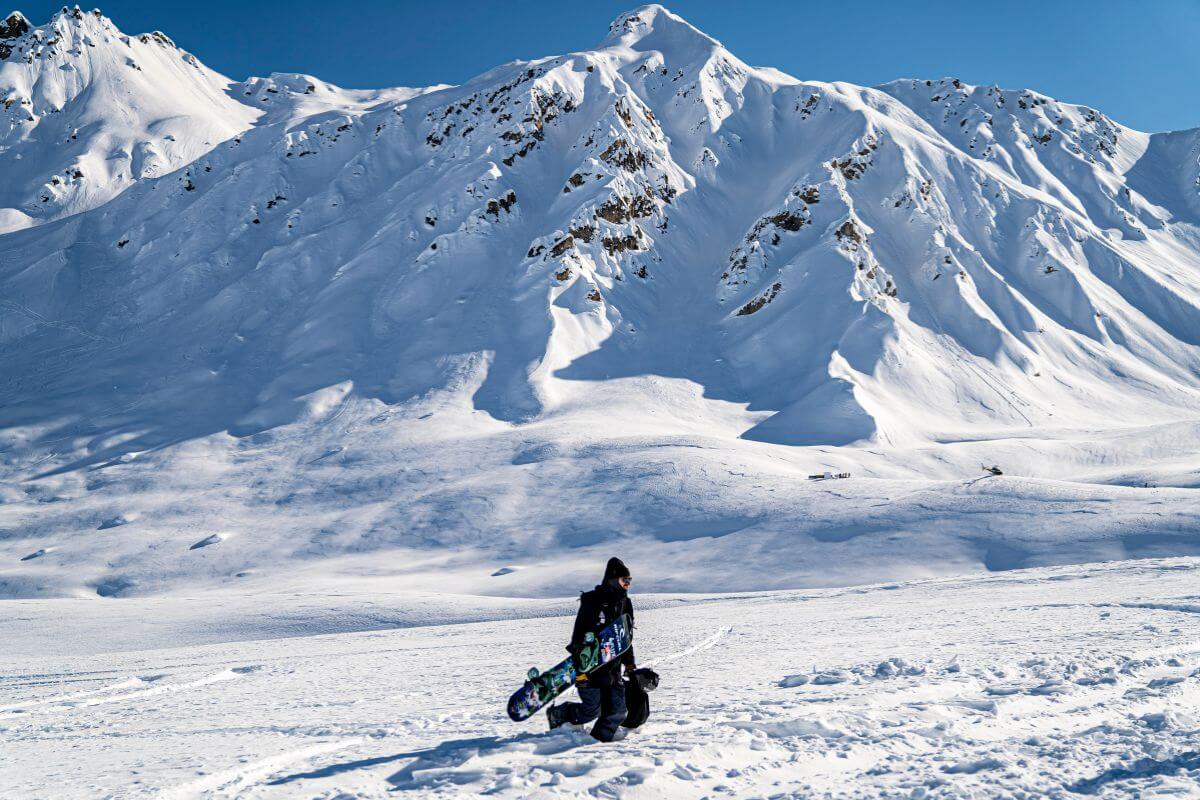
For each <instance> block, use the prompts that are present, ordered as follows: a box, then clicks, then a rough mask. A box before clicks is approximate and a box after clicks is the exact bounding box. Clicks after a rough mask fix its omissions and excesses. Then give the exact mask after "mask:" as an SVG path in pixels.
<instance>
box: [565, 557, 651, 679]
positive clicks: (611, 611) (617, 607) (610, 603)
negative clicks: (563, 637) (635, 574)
mask: <svg viewBox="0 0 1200 800" xmlns="http://www.w3.org/2000/svg"><path fill="white" fill-rule="evenodd" d="M615 560H616V559H614V561H615ZM623 566H624V565H622V567H623ZM626 574H628V573H626ZM605 575H606V578H605V581H604V582H603V583H601V584H599V585H598V586H596V588H595V589H592V590H591V591H590V592H584V593H583V594H581V595H580V596H579V613H578V614H576V615H575V629H574V630H573V631H572V632H571V644H569V645H568V646H567V650H569V651H570V652H571V654H572V655H574V654H575V653H578V652H579V648H580V647H581V646H582V645H583V637H584V635H585V634H587V633H588V632H589V631H590V632H591V633H599V632H600V631H601V629H603V628H604V626H605V625H607V624H608V623H610V622H612V621H613V620H614V619H616V618H617V617H619V616H621V615H622V614H628V615H629V624H630V626H631V627H632V625H633V603H631V602H630V600H629V594H628V593H627V592H626V591H625V590H624V589H622V588H621V586H620V585H619V584H618V583H617V582H616V579H615V578H614V577H607V576H608V571H606V572H605ZM618 664H624V665H625V666H626V668H627V670H628V671H630V672H632V671H633V670H634V669H635V667H636V664H637V662H636V661H634V658H633V646H632V645H630V647H629V649H628V650H626V651H625V652H624V653H623V654H622V655H621V657H620V658H619V659H617V660H616V661H610V662H609V663H607V664H604V665H603V666H600V667H597V668H596V669H594V670H592V672H591V673H589V674H588V685H589V686H611V685H613V684H615V683H617V682H618V681H620V679H621V671H620V669H619V668H618V666H617V665H618Z"/></svg>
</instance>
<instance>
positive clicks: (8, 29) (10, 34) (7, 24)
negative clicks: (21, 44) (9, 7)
mask: <svg viewBox="0 0 1200 800" xmlns="http://www.w3.org/2000/svg"><path fill="white" fill-rule="evenodd" d="M28 30H29V20H27V19H25V15H24V14H22V13H21V12H20V11H14V12H12V13H11V14H9V15H8V16H7V17H5V18H4V20H3V21H0V39H15V38H17V37H18V36H20V35H22V34H23V33H26V32H27V31H28Z"/></svg>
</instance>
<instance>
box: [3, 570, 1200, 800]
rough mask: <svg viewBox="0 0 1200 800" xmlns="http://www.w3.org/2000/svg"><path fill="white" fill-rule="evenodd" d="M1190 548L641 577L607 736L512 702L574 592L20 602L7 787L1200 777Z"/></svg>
mask: <svg viewBox="0 0 1200 800" xmlns="http://www.w3.org/2000/svg"><path fill="white" fill-rule="evenodd" d="M1197 568H1200V563H1197V560H1196V559H1170V560H1163V561H1139V562H1125V563H1121V564H1109V565H1090V566H1086V567H1058V568H1049V569H1038V570H1027V571H1021V572H1016V573H1008V574H1006V575H1003V576H995V575H993V576H976V577H971V578H948V579H939V580H936V581H924V582H918V583H914V584H888V585H882V586H862V587H854V588H848V589H834V590H822V591H809V592H803V593H797V592H770V593H755V594H750V595H745V594H743V595H737V596H718V597H706V598H695V597H687V598H679V597H675V598H645V597H643V596H640V595H638V596H635V599H634V602H636V603H638V604H639V606H638V607H639V611H638V633H637V642H638V643H637V648H638V650H637V652H638V662H639V663H640V664H644V665H647V666H651V665H652V666H653V667H654V669H656V670H657V671H658V672H659V674H660V675H661V676H662V680H661V683H660V685H659V687H658V689H657V690H656V691H655V692H654V693H653V694H652V695H651V696H650V708H651V713H650V717H649V720H648V721H647V722H646V724H645V725H643V726H642V727H640V728H638V729H636V730H633V731H629V732H628V735H627V736H625V737H624V738H623V739H622V740H621V741H618V742H614V743H610V744H599V743H597V742H595V741H594V740H593V739H592V738H591V737H590V736H589V735H588V734H587V729H586V727H585V728H582V729H580V728H577V727H575V726H568V727H566V728H560V729H558V730H555V731H547V730H546V721H545V718H544V717H543V716H541V715H538V716H535V717H534V718H532V719H529V720H526V721H525V722H521V723H513V722H512V721H510V720H509V719H508V718H507V716H506V715H505V714H504V711H503V708H504V702H505V699H506V698H507V697H508V695H509V694H510V693H511V692H512V691H513V689H514V688H515V684H516V683H518V682H519V680H520V676H522V675H523V674H524V672H525V670H526V669H528V667H529V666H530V664H531V663H533V664H545V663H546V662H547V660H549V659H552V658H555V657H556V654H558V653H560V652H561V647H562V642H563V641H564V638H565V637H566V634H567V632H568V631H569V626H570V617H569V616H563V615H564V614H566V613H569V611H570V605H569V603H563V604H558V603H553V602H551V601H525V602H523V603H522V602H512V601H510V603H509V605H508V606H507V607H504V606H503V605H501V603H502V601H501V602H500V603H497V607H496V608H495V610H494V611H493V612H492V613H491V614H483V615H478V616H477V615H476V612H475V610H474V609H473V606H475V604H477V603H478V602H479V600H481V598H460V597H443V598H442V599H441V601H440V603H439V605H440V608H441V609H442V610H443V612H448V613H450V614H453V613H455V612H457V613H460V614H462V618H465V619H474V620H475V621H473V622H472V623H471V624H429V622H426V623H425V624H422V625H417V626H410V625H408V624H405V623H406V622H407V620H404V616H405V612H406V611H408V609H409V608H410V606H409V603H411V601H412V598H411V597H408V596H405V595H397V594H394V593H385V594H369V595H362V596H357V597H353V598H347V597H331V598H329V599H328V602H336V603H339V604H345V605H348V606H350V607H351V608H352V609H353V610H352V611H351V613H350V614H349V615H348V617H350V618H354V620H355V621H354V622H353V623H351V624H349V625H347V624H345V622H344V621H343V620H342V619H336V618H334V617H333V616H332V615H329V614H328V613H327V610H329V609H328V606H325V605H322V604H320V603H317V602H315V601H314V599H313V598H309V601H310V602H309V603H307V604H305V605H303V606H299V605H297V606H294V607H293V608H291V609H290V612H291V613H288V614H286V615H280V616H275V615H267V614H263V613H262V607H261V600H259V601H255V600H253V599H249V598H244V599H243V607H242V611H241V613H240V614H238V615H237V616H236V617H234V618H232V619H230V618H229V617H226V616H224V614H225V611H226V610H225V609H222V611H221V613H219V614H213V615H212V617H210V618H208V619H205V620H203V622H205V623H208V624H196V623H197V622H200V620H196V619H195V618H194V617H193V618H190V619H189V618H188V617H189V615H190V614H194V613H195V612H196V611H201V612H202V613H206V612H213V611H215V610H216V609H215V608H213V607H212V606H210V605H208V603H207V602H195V601H192V602H189V601H187V600H184V599H181V598H134V599H131V600H129V601H123V602H120V603H94V602H87V601H83V600H35V601H28V602H24V603H22V604H21V610H20V614H19V615H6V616H5V617H4V618H3V619H0V633H2V634H4V635H5V641H12V642H16V643H17V649H18V653H14V652H12V650H11V649H10V648H6V649H5V650H4V651H3V652H0V731H2V732H3V735H4V748H3V749H0V767H3V768H2V769H0V794H3V795H4V796H5V797H13V798H26V797H53V798H56V800H57V799H59V798H62V799H63V800H66V798H72V800H73V799H74V798H80V800H90V799H91V798H95V797H98V796H99V797H108V796H119V797H122V798H130V799H131V800H134V799H136V798H163V797H167V798H180V800H184V799H190V798H197V800H199V799H201V798H202V799H203V800H216V799H217V798H241V799H243V800H250V798H254V799H255V800H265V799H266V798H302V799H303V800H309V799H310V798H314V797H320V798H335V797H346V798H348V797H354V798H371V799H372V800H374V799H375V798H390V797H397V796H399V797H405V796H412V797H422V798H424V797H449V798H456V799H459V800H462V799H464V798H520V799H521V800H523V799H524V798H530V797H535V798H543V797H561V798H623V799H625V800H642V799H643V798H697V799H698V798H703V797H727V798H761V797H813V798H830V799H833V798H846V799H847V800H864V799H865V798H895V797H917V798H923V797H935V798H996V797H1062V798H1071V797H1091V796H1097V797H1103V798H1110V800H1112V799H1115V798H1129V799H1130V800H1134V799H1135V798H1148V797H1171V798H1195V797H1196V796H1197V795H1198V792H1200V790H1198V788H1197V787H1198V784H1200V756H1198V755H1197V752H1196V739H1197V736H1198V735H1200V674H1198V672H1197V665H1198V664H1200V638H1198V637H1200V616H1197V613H1196V612H1197V610H1200V606H1197V604H1196V597H1195V585H1196V577H1197ZM203 599H204V600H205V601H208V600H209V599H210V598H207V597H206V598H203ZM647 606H652V607H651V608H647ZM653 606H656V607H653ZM548 613H557V616H551V617H549V618H541V617H543V615H544V614H548ZM114 615H117V616H116V617H115V618H114ZM14 616H19V617H20V620H19V621H18V620H15V619H14ZM481 617H482V618H481ZM127 620H131V621H133V623H134V624H132V625H125V624H123V623H125V622H126V621H127ZM402 620H404V621H402ZM222 623H224V626H225V635H226V636H227V637H229V638H227V639H217V640H212V639H211V638H210V636H209V634H210V633H211V632H212V630H213V627H214V625H215V626H217V627H220V626H221V625H222ZM131 628H132V629H134V630H141V631H142V637H143V638H142V639H141V640H140V648H141V649H138V650H134V651H129V650H127V649H126V647H127V646H128V645H130V644H134V641H135V640H132V639H131V638H126V637H127V636H129V634H128V633H126V632H127V631H129V630H130V629H131ZM113 633H116V634H117V637H118V639H117V641H114V639H113V636H112V635H111V634H113ZM246 633H250V634H251V636H252V637H253V638H254V639H258V640H257V641H254V640H246V638H245V637H244V635H243V634H246ZM319 633H324V634H333V635H316V634H319ZM106 634H108V635H106ZM265 636H273V637H280V636H286V637H287V638H270V639H267V640H265V641H264V640H262V639H261V638H260V637H265ZM199 641H207V642H208V643H206V644H203V645H199V644H198V642H199ZM31 673H33V674H31ZM569 697H570V699H574V697H573V696H569ZM101 731H102V732H103V735H100V734H99V732H101Z"/></svg>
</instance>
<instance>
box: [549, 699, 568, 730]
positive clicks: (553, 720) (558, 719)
mask: <svg viewBox="0 0 1200 800" xmlns="http://www.w3.org/2000/svg"><path fill="white" fill-rule="evenodd" d="M546 721H547V722H548V723H550V730H554V729H555V728H557V727H559V726H561V725H562V724H564V723H565V722H566V720H565V719H563V715H562V707H561V706H556V705H553V704H551V705H549V706H546Z"/></svg>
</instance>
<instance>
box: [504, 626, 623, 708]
mask: <svg viewBox="0 0 1200 800" xmlns="http://www.w3.org/2000/svg"><path fill="white" fill-rule="evenodd" d="M632 643H633V629H632V627H631V626H630V624H629V617H628V615H625V614H622V615H621V616H620V617H618V618H616V619H614V620H613V621H612V622H610V623H609V624H608V625H606V626H605V627H604V628H603V629H602V630H601V631H600V633H598V634H591V633H589V634H588V635H587V638H585V639H584V643H583V650H582V652H581V653H580V654H579V661H580V664H581V666H583V668H584V669H583V672H584V674H585V675H586V674H587V673H589V672H591V671H592V670H594V669H596V668H597V667H600V666H603V665H604V664H607V663H609V662H610V661H615V660H616V659H618V658H620V656H621V654H622V653H624V652H625V651H626V650H628V649H629V646H630V645H631V644H632ZM576 675H577V673H576V671H575V664H574V661H573V659H572V658H571V657H570V656H567V657H566V658H565V659H563V660H562V661H560V662H559V663H557V664H555V665H554V666H553V667H551V668H550V669H548V670H546V671H545V672H538V671H537V670H536V669H531V670H529V679H528V680H526V681H525V685H524V686H522V687H521V688H520V689H518V690H517V691H516V692H514V693H513V696H512V697H510V698H509V699H508V716H509V717H510V718H511V719H512V720H513V721H514V722H520V721H521V720H523V719H529V718H530V717H531V716H533V715H534V714H536V713H537V711H538V709H540V708H543V707H544V706H545V705H546V704H547V703H549V702H550V701H551V700H553V699H554V698H556V697H558V696H559V695H560V694H562V693H563V692H565V691H566V690H567V689H570V688H571V687H572V686H574V685H575V676H576Z"/></svg>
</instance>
